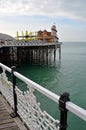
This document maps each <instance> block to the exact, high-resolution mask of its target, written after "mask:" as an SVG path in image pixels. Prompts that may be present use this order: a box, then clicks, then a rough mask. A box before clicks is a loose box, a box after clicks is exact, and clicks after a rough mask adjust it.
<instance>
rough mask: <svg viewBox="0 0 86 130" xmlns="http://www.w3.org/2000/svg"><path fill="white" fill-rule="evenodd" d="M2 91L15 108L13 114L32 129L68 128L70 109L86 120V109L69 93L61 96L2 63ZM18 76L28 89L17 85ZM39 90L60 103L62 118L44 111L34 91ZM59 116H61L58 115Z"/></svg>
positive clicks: (62, 129) (52, 129)
mask: <svg viewBox="0 0 86 130" xmlns="http://www.w3.org/2000/svg"><path fill="white" fill-rule="evenodd" d="M0 68H1V72H0V92H1V93H2V94H3V96H4V97H5V98H6V100H7V101H8V102H9V104H10V105H11V107H12V108H13V110H14V113H13V114H12V116H14V117H15V116H18V115H19V116H20V118H21V119H22V121H23V122H24V123H25V124H26V125H27V127H28V128H29V129H30V130H66V129H67V113H68V110H69V111H70V112H72V113H74V114H75V115H77V116H78V117H80V118H81V119H83V120H85V121H86V110H85V109H83V108H81V107H79V106H77V105H75V104H74V103H72V102H70V99H69V94H68V93H63V94H61V95H60V96H58V95H56V94H54V93H53V92H51V91H49V90H47V89H46V88H44V87H42V86H40V85H39V84H37V83H35V82H33V81H31V80H30V79H28V78H26V77H25V76H23V75H21V74H19V73H18V72H16V71H15V70H14V67H12V68H9V67H7V66H5V65H3V64H2V63H0ZM6 71H8V72H9V73H11V76H12V82H11V81H9V80H8V77H7V74H6ZM16 78H18V79H20V80H21V81H23V82H24V83H25V84H26V85H27V90H26V91H24V92H22V91H21V90H20V89H19V88H18V86H17V85H16ZM35 90H37V91H39V92H40V93H42V94H43V95H45V96H46V97H48V98H50V99H51V100H53V101H54V102H55V103H57V104H58V105H59V110H60V119H59V120H57V119H54V118H53V117H52V116H51V115H49V114H48V113H47V112H46V111H42V110H41V108H40V103H38V102H37V100H36V96H35V95H34V91H35ZM58 118H59V117H58Z"/></svg>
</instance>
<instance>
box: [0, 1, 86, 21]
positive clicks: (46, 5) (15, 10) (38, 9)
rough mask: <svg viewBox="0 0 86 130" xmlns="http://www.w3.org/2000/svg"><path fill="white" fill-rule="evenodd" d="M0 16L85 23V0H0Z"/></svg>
mask: <svg viewBox="0 0 86 130" xmlns="http://www.w3.org/2000/svg"><path fill="white" fill-rule="evenodd" d="M0 15H44V16H50V17H66V18H71V19H78V20H84V21H86V0H15V1H14V0H0Z"/></svg>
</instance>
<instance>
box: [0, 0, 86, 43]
mask: <svg viewBox="0 0 86 130" xmlns="http://www.w3.org/2000/svg"><path fill="white" fill-rule="evenodd" d="M54 23H55V24H56V26H57V30H58V37H59V39H60V41H86V0H0V33H6V34H9V35H12V36H15V35H16V31H19V33H20V35H21V32H22V30H23V31H25V30H29V31H37V30H39V29H41V30H44V29H47V30H49V31H50V29H51V26H52V25H53V24H54Z"/></svg>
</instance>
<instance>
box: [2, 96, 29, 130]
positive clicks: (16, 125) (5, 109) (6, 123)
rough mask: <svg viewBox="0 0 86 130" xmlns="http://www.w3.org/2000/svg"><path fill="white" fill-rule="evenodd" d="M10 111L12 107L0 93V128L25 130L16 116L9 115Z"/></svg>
mask: <svg viewBox="0 0 86 130" xmlns="http://www.w3.org/2000/svg"><path fill="white" fill-rule="evenodd" d="M11 112H12V109H11V108H10V107H9V105H8V104H7V102H6V101H5V100H4V98H3V96H2V95H1V94H0V130H27V129H26V127H25V126H24V125H23V123H22V122H21V121H20V119H18V117H16V118H12V117H11V116H10V113H11Z"/></svg>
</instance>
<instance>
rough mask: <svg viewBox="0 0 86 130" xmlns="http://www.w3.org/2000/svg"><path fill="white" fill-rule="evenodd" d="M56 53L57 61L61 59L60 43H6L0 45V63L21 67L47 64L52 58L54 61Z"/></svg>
mask: <svg viewBox="0 0 86 130" xmlns="http://www.w3.org/2000/svg"><path fill="white" fill-rule="evenodd" d="M56 51H58V59H59V60H60V59H61V43H60V42H56V43H42V42H36V43H33V42H29V41H27V42H22V41H21V42H20V41H16V42H15V43H12V41H11V42H10V41H8V42H7V43H5V44H0V62H2V63H4V64H6V65H17V66H21V65H22V64H25V63H28V62H29V63H31V64H33V63H36V64H37V63H38V64H48V63H49V60H51V56H52V57H53V58H52V59H53V62H55V60H56Z"/></svg>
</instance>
